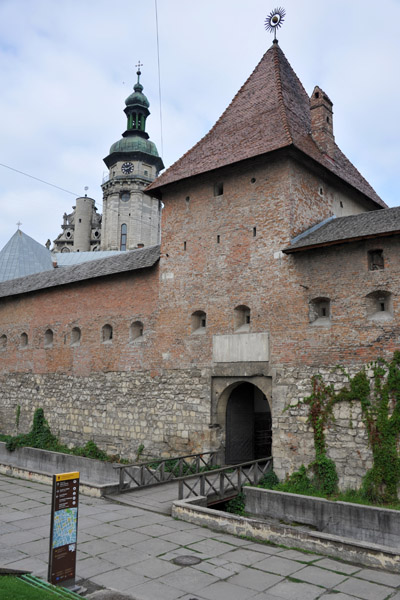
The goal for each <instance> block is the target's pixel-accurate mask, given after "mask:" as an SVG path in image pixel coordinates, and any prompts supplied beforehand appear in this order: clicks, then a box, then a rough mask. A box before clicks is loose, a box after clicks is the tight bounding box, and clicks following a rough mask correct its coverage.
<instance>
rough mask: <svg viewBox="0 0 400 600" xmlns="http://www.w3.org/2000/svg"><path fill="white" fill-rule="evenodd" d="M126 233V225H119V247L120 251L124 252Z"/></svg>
mask: <svg viewBox="0 0 400 600" xmlns="http://www.w3.org/2000/svg"><path fill="white" fill-rule="evenodd" d="M127 231H128V228H127V226H126V223H123V224H122V225H121V244H120V247H119V249H120V250H126V238H127Z"/></svg>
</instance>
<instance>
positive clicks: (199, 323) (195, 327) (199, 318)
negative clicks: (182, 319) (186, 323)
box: [191, 310, 207, 333]
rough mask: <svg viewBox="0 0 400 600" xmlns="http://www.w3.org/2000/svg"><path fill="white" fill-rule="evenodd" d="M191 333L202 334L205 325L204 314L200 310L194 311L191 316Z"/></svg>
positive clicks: (205, 317)
mask: <svg viewBox="0 0 400 600" xmlns="http://www.w3.org/2000/svg"><path fill="white" fill-rule="evenodd" d="M191 321H192V333H204V332H205V330H206V325H207V316H206V313H205V312H203V311H202V310H196V312H194V313H193V314H192V318H191Z"/></svg>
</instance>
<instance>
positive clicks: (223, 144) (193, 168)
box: [146, 44, 386, 207]
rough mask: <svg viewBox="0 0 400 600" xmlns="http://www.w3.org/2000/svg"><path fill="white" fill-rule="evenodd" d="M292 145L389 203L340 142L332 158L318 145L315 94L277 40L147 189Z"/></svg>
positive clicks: (375, 200)
mask: <svg viewBox="0 0 400 600" xmlns="http://www.w3.org/2000/svg"><path fill="white" fill-rule="evenodd" d="M288 146H294V147H296V148H298V149H299V150H301V151H302V152H304V154H306V155H308V156H309V157H311V158H312V159H314V160H315V161H317V162H318V163H320V164H321V165H323V166H324V167H326V168H327V169H328V170H329V171H331V172H333V173H334V174H335V175H337V176H339V177H341V178H342V179H343V180H345V181H346V182H347V183H349V184H350V185H351V186H353V187H355V188H356V189H357V190H359V191H360V192H362V193H363V194H365V195H366V196H368V198H370V199H371V200H373V201H374V202H376V203H377V204H378V205H379V206H382V207H386V204H385V203H384V202H383V201H382V200H381V199H380V198H379V196H378V195H377V194H376V192H375V191H374V190H373V189H372V187H371V186H370V185H369V183H368V182H367V181H366V180H365V179H364V178H363V177H362V175H361V174H360V173H359V172H358V171H357V169H356V168H355V167H354V166H353V165H352V164H351V162H350V161H349V160H348V159H347V158H346V157H345V156H344V154H343V153H342V152H341V151H340V149H339V148H338V147H337V146H335V154H334V156H333V157H330V158H329V157H327V156H326V155H325V154H324V153H323V152H322V151H321V150H320V149H319V148H318V146H317V144H316V143H315V141H314V139H313V138H312V136H311V117H310V99H309V97H308V95H307V92H306V91H305V89H304V88H303V86H302V84H301V82H300V80H299V79H298V77H297V75H296V73H295V72H294V71H293V69H292V67H291V66H290V64H289V62H288V61H287V59H286V57H285V55H284V53H283V52H282V50H281V49H280V47H279V45H278V44H273V45H272V46H271V48H269V50H268V51H267V52H266V53H265V54H264V56H263V57H262V59H261V61H260V62H259V63H258V65H257V66H256V68H255V69H254V71H253V73H252V74H251V75H250V77H249V78H248V80H247V81H246V82H245V83H244V85H243V86H242V87H241V88H240V90H239V91H238V93H237V94H236V96H235V97H234V99H233V100H232V102H231V103H230V105H229V106H228V108H227V109H226V110H225V112H224V113H223V114H222V116H221V117H220V118H219V119H218V121H217V122H216V124H215V125H214V127H213V128H212V129H211V130H210V131H209V132H208V133H207V134H206V135H205V136H204V137H203V138H202V139H201V140H200V141H199V142H198V143H197V144H196V145H195V146H193V148H192V149H191V150H189V151H188V152H186V154H184V155H183V156H182V157H181V158H180V159H179V160H178V161H177V162H175V163H174V164H173V165H172V166H171V167H169V169H167V170H166V171H165V172H164V173H163V174H162V175H160V176H159V177H158V178H157V179H156V180H155V181H154V182H153V183H152V184H151V185H150V186H149V187H148V188H147V190H148V191H149V192H150V191H154V190H156V189H159V188H162V187H163V186H165V185H168V184H170V183H173V182H176V181H179V180H181V179H185V178H187V177H192V176H193V175H199V174H200V173H205V172H207V171H210V170H212V169H217V168H219V167H224V166H226V165H231V164H233V163H235V162H238V161H242V160H245V159H248V158H252V157H255V156H259V155H261V154H265V153H267V152H272V151H274V150H278V149H280V148H285V147H288ZM147 190H146V191H147Z"/></svg>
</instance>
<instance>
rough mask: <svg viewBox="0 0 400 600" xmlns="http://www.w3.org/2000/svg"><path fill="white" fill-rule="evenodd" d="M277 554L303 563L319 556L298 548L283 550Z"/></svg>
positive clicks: (312, 560)
mask: <svg viewBox="0 0 400 600" xmlns="http://www.w3.org/2000/svg"><path fill="white" fill-rule="evenodd" d="M279 556H282V558H289V559H290V560H298V561H299V562H303V563H312V562H314V561H316V560H318V559H319V558H320V557H319V556H317V555H315V554H309V553H307V552H300V550H283V551H282V552H280V553H279Z"/></svg>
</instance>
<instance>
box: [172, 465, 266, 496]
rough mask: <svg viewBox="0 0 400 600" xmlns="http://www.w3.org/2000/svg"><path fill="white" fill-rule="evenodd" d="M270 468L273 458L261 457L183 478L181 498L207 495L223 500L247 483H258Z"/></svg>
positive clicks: (236, 492)
mask: <svg viewBox="0 0 400 600" xmlns="http://www.w3.org/2000/svg"><path fill="white" fill-rule="evenodd" d="M270 468H272V458H271V457H269V458H260V459H258V460H252V461H249V462H244V463H240V464H239V465H232V466H230V467H223V468H221V469H215V470H214V471H207V472H204V473H200V474H198V475H193V476H188V477H184V478H181V479H180V480H179V500H182V499H184V498H188V497H189V496H206V497H208V498H209V497H213V499H215V500H218V499H219V500H223V499H225V498H226V497H227V496H234V495H236V494H239V493H240V492H241V489H242V486H243V484H245V483H250V484H252V485H257V483H258V482H259V481H260V479H261V478H262V477H263V476H264V475H265V474H266V473H267V471H268V470H269V469H270Z"/></svg>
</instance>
